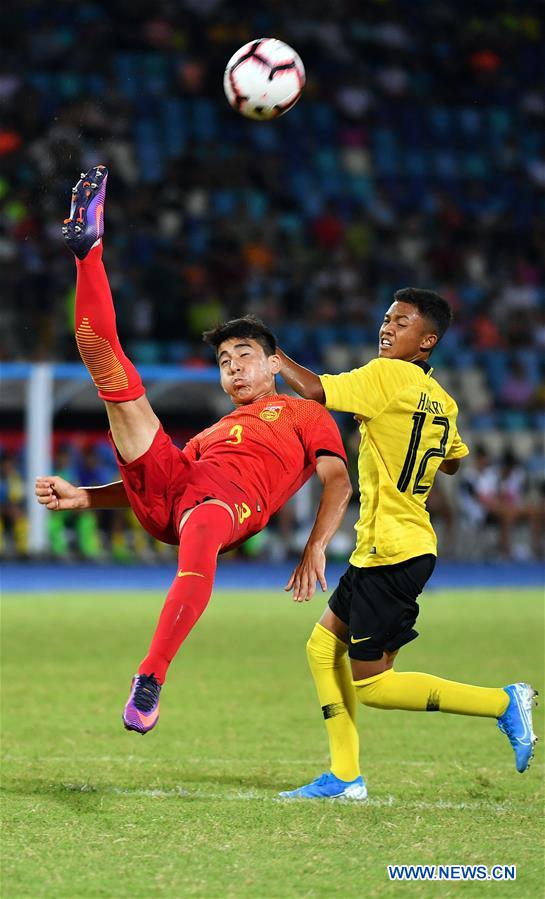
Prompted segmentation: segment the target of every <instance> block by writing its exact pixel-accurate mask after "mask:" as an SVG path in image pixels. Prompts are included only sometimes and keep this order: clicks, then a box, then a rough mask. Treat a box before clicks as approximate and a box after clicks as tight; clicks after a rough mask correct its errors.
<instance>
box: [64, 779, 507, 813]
mask: <svg viewBox="0 0 545 899" xmlns="http://www.w3.org/2000/svg"><path fill="white" fill-rule="evenodd" d="M64 786H66V787H67V788H69V789H74V787H73V785H71V784H64ZM85 787H86V785H85V784H83V785H82V787H81V789H80V792H87V790H86V789H85ZM97 792H100V793H103V792H108V793H113V794H114V795H116V796H137V797H144V798H149V799H200V800H208V801H214V802H218V801H219V802H249V801H258V802H282V803H284V802H287V803H288V804H291V803H293V802H297V803H298V804H299V803H301V802H305V800H285V799H281V798H279V797H278V796H268V795H264V794H263V793H262V792H259V791H257V790H237V791H235V792H227V793H207V792H205V791H203V790H187V789H185V787H179V786H176V787H172V788H171V789H168V790H161V789H131V788H125V787H111V788H109V789H107V790H100V789H99V790H97ZM341 801H342V802H343V803H345V802H346V800H341ZM359 801H361V800H359ZM361 802H362V804H363V805H368V806H371V807H373V808H399V809H405V810H406V809H418V810H434V811H437V810H441V809H443V810H446V811H477V810H479V809H483V810H486V811H493V812H496V813H502V812H508V811H510V810H511V805H510V803H509V802H507V801H506V802H500V803H498V802H487V801H486V800H480V799H478V800H472V801H470V802H445V801H443V800H438V801H437V802H424V801H420V800H416V801H415V800H411V801H408V802H405V801H403V800H401V801H400V800H398V799H396V798H395V796H387V797H386V798H384V799H381V798H375V797H370V798H368V799H366V800H364V801H361ZM348 804H351V803H350V800H348Z"/></svg>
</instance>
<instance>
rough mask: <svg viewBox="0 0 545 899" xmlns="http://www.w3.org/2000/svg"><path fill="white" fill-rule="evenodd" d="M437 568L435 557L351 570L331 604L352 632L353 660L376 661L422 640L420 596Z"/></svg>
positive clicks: (421, 557) (332, 609) (344, 575)
mask: <svg viewBox="0 0 545 899" xmlns="http://www.w3.org/2000/svg"><path fill="white" fill-rule="evenodd" d="M434 568H435V556H432V555H425V556H417V557H416V558H414V559H407V561H406V562H399V563H398V564H397V565H377V566H376V567H374V568H356V567H355V566H354V565H349V566H348V569H347V570H346V571H345V573H344V574H343V576H342V577H341V579H340V581H339V583H338V586H337V589H336V590H335V591H334V592H333V593H332V595H331V597H330V600H329V608H330V609H331V611H332V612H333V614H334V615H336V616H337V618H340V619H341V621H344V623H345V624H346V625H347V626H348V636H349V646H348V654H349V656H350V658H351V659H360V660H361V661H373V660H376V659H380V658H382V654H383V653H384V652H395V650H396V649H399V648H400V646H404V645H405V643H410V642H411V640H414V639H415V638H416V637H418V631H415V630H414V624H415V622H416V619H417V618H418V612H419V608H418V603H417V601H416V598H417V596H419V595H420V594H421V593H422V590H423V589H424V586H425V585H426V582H427V581H428V579H429V578H430V577H431V575H432V573H433V569H434Z"/></svg>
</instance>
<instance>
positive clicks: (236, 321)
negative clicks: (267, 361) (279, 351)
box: [202, 315, 277, 356]
mask: <svg viewBox="0 0 545 899" xmlns="http://www.w3.org/2000/svg"><path fill="white" fill-rule="evenodd" d="M231 337H251V338H252V340H256V341H257V343H259V344H260V345H261V346H262V347H263V351H264V353H265V355H266V356H272V355H273V353H276V345H277V344H276V337H275V336H274V334H273V332H272V331H271V330H270V328H267V325H265V324H264V323H263V322H262V321H261V319H260V318H258V317H257V316H256V315H243V316H241V318H232V319H231V320H230V321H228V322H223V324H221V325H218V326H217V327H216V328H211V330H210V331H204V333H203V335H202V339H203V340H204V342H205V343H207V344H208V345H209V346H213V347H214V348H215V350H216V355H217V351H218V347H219V346H220V344H222V343H223V341H224V340H229V339H230V338H231Z"/></svg>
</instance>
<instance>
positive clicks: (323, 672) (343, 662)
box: [307, 624, 360, 780]
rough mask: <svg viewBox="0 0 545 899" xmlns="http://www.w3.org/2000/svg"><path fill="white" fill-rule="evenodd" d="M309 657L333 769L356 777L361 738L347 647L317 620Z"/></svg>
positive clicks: (345, 777)
mask: <svg viewBox="0 0 545 899" xmlns="http://www.w3.org/2000/svg"><path fill="white" fill-rule="evenodd" d="M307 658H308V663H309V665H310V670H311V672H312V677H313V678H314V683H315V685H316V691H317V693H318V699H319V701H320V705H321V706H322V712H323V715H324V719H325V725H326V728H327V735H328V737H329V752H330V754H331V770H332V772H333V774H334V775H335V776H336V777H339V778H340V779H341V780H355V778H356V777H358V776H359V773H360V765H359V752H360V741H359V736H358V731H357V729H356V708H357V702H356V691H355V689H354V685H353V683H352V674H351V671H350V664H349V662H348V647H347V645H346V644H345V643H343V642H342V640H339V639H337V637H336V636H335V634H332V633H331V631H328V630H327V628H325V627H322V625H321V624H316V625H315V627H314V630H313V631H312V634H311V635H310V639H309V641H308V643H307Z"/></svg>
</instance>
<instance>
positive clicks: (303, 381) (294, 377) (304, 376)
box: [276, 347, 325, 404]
mask: <svg viewBox="0 0 545 899" xmlns="http://www.w3.org/2000/svg"><path fill="white" fill-rule="evenodd" d="M276 352H277V355H278V356H280V358H281V360H282V368H281V369H280V374H281V375H282V377H283V378H284V381H285V382H286V384H289V386H290V387H291V388H292V390H295V392H296V393H298V394H299V396H302V397H304V398H305V399H306V400H316V402H317V403H322V404H323V403H325V393H324V388H323V387H322V382H321V381H320V378H319V377H318V375H315V374H314V372H313V371H311V370H310V369H309V368H305V367H304V366H303V365H299V364H298V363H297V362H294V360H293V359H290V357H289V356H286V354H285V353H284V352H283V351H282V350H281V349H279V348H278V347H277V348H276Z"/></svg>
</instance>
